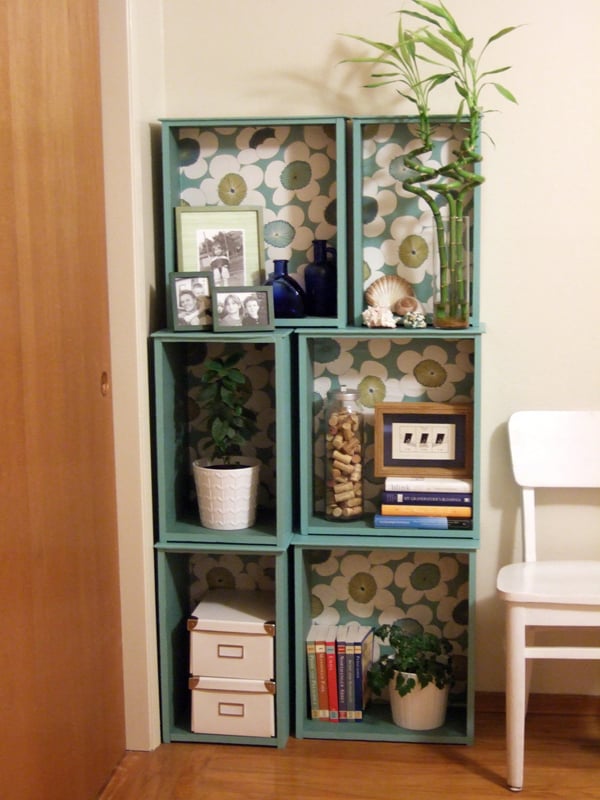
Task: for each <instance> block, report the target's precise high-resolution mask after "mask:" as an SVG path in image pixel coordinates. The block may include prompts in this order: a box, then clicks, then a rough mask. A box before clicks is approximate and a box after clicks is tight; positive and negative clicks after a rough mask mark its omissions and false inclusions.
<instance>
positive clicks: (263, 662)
mask: <svg viewBox="0 0 600 800" xmlns="http://www.w3.org/2000/svg"><path fill="white" fill-rule="evenodd" d="M188 630H189V632H190V674H191V675H202V676H205V675H206V676H214V677H218V678H244V679H249V678H255V679H262V680H271V679H272V678H274V677H275V664H274V638H275V593H274V592H254V591H236V590H231V589H216V590H214V591H211V592H208V593H207V594H206V596H205V597H204V598H203V599H202V600H201V601H200V602H199V603H198V605H197V606H196V608H195V609H194V612H193V614H192V616H191V617H190V618H189V620H188Z"/></svg>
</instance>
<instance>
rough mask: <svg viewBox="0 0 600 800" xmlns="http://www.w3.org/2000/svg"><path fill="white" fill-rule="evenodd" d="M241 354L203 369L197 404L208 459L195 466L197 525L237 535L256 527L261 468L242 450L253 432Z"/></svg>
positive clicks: (253, 414)
mask: <svg viewBox="0 0 600 800" xmlns="http://www.w3.org/2000/svg"><path fill="white" fill-rule="evenodd" d="M241 357H242V353H241V352H236V353H232V354H230V355H225V356H223V357H219V358H209V359H207V360H206V361H205V363H204V365H203V367H204V368H203V372H202V376H201V378H200V391H199V395H198V404H199V406H200V408H201V409H202V410H203V411H204V413H205V421H206V425H207V428H208V435H209V442H210V444H209V453H208V456H209V457H208V458H204V459H199V460H197V461H194V463H193V471H194V481H195V484H196V494H197V498H198V508H199V512H200V520H201V522H202V524H203V525H204V526H205V527H206V528H215V529H217V530H240V529H244V528H249V527H250V526H251V525H253V524H254V520H255V517H256V496H257V490H258V478H259V464H258V462H257V461H256V459H249V458H244V457H243V456H242V455H241V452H240V445H242V444H243V443H244V442H245V441H247V440H248V439H250V437H251V436H252V435H253V434H254V433H255V432H256V431H257V425H256V412H255V411H253V410H252V409H251V408H248V400H249V399H250V396H251V394H252V387H251V385H250V383H249V381H248V378H247V377H246V376H245V375H244V373H243V372H242V370H241V369H240V368H239V367H238V366H237V364H238V362H239V361H240V359H241Z"/></svg>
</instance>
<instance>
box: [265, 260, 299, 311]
mask: <svg viewBox="0 0 600 800" xmlns="http://www.w3.org/2000/svg"><path fill="white" fill-rule="evenodd" d="M273 270H274V271H273V272H271V274H270V275H269V277H268V278H267V280H266V281H265V286H272V287H273V311H274V313H275V317H279V318H282V317H289V318H290V319H298V318H300V317H303V316H304V315H305V293H304V289H303V288H302V287H301V286H300V284H299V283H298V281H296V280H294V278H292V276H291V275H288V259H287V258H276V259H274V260H273Z"/></svg>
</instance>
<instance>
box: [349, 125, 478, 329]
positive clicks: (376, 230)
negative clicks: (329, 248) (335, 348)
mask: <svg viewBox="0 0 600 800" xmlns="http://www.w3.org/2000/svg"><path fill="white" fill-rule="evenodd" d="M433 121H434V123H435V124H436V125H437V129H436V133H435V134H434V137H433V138H434V148H433V151H432V155H431V158H432V160H433V161H435V162H436V163H439V162H442V163H443V162H446V161H447V160H448V159H449V156H450V152H451V150H452V149H454V148H455V147H456V146H457V144H458V142H459V141H460V140H461V139H462V138H464V133H465V130H466V128H465V125H464V124H463V123H462V122H460V121H458V122H457V121H456V118H455V117H444V116H437V117H434V118H433ZM417 141H418V119H417V118H415V117H354V118H352V159H353V161H352V176H353V180H352V204H351V208H352V231H353V242H352V260H353V264H354V273H353V275H354V279H353V281H352V309H351V311H350V320H351V323H353V324H355V325H360V324H361V323H362V316H361V315H362V312H363V310H364V309H365V307H366V304H365V299H364V292H365V289H366V288H367V287H368V286H369V284H370V283H372V282H373V281H374V280H375V279H377V278H379V277H382V276H384V275H399V276H400V277H402V278H404V279H405V280H407V281H408V282H409V283H410V284H411V286H412V288H413V290H414V293H415V296H416V297H417V298H418V300H419V301H420V302H421V303H422V305H423V307H424V310H425V312H426V313H431V312H432V310H433V306H432V296H433V289H432V277H433V268H432V260H431V255H430V252H431V247H430V245H431V232H429V231H428V230H427V228H428V227H430V226H431V214H430V212H429V209H428V207H427V206H426V204H425V203H424V202H423V201H422V200H420V199H419V198H418V197H417V196H416V195H414V194H411V193H409V192H407V191H405V190H404V189H403V188H402V180H403V177H404V174H405V169H406V168H405V166H404V163H403V158H402V157H403V156H404V155H405V154H406V153H408V152H410V151H411V150H412V149H413V148H414V147H415V143H416V142H417ZM476 166H478V165H476ZM479 202H480V201H479V192H477V191H475V192H474V193H473V194H472V196H471V197H470V198H468V204H467V210H468V213H469V215H470V217H471V231H470V242H471V248H470V250H471V267H472V269H471V283H472V287H471V319H472V321H473V323H475V324H476V323H477V322H478V321H479V289H478V283H479V216H480V209H479ZM409 235H416V236H419V237H421V238H422V239H423V243H424V245H425V248H424V250H423V256H424V260H423V261H421V259H420V258H418V259H417V260H416V261H413V262H411V261H410V260H409V261H408V263H406V260H405V261H403V259H402V253H401V250H400V248H401V244H402V242H403V241H404V240H405V238H406V237H407V236H409ZM417 262H418V263H417Z"/></svg>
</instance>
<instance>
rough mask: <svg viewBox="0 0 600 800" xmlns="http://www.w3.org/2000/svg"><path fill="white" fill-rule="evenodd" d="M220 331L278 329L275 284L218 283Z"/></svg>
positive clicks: (215, 296) (215, 306)
mask: <svg viewBox="0 0 600 800" xmlns="http://www.w3.org/2000/svg"><path fill="white" fill-rule="evenodd" d="M213 317H214V329H215V330H216V331H226V330H237V331H238V332H239V331H240V330H249V331H270V330H273V328H274V313H273V288H272V287H271V286H256V287H252V286H235V287H222V286H216V287H215V289H214V292H213Z"/></svg>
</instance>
